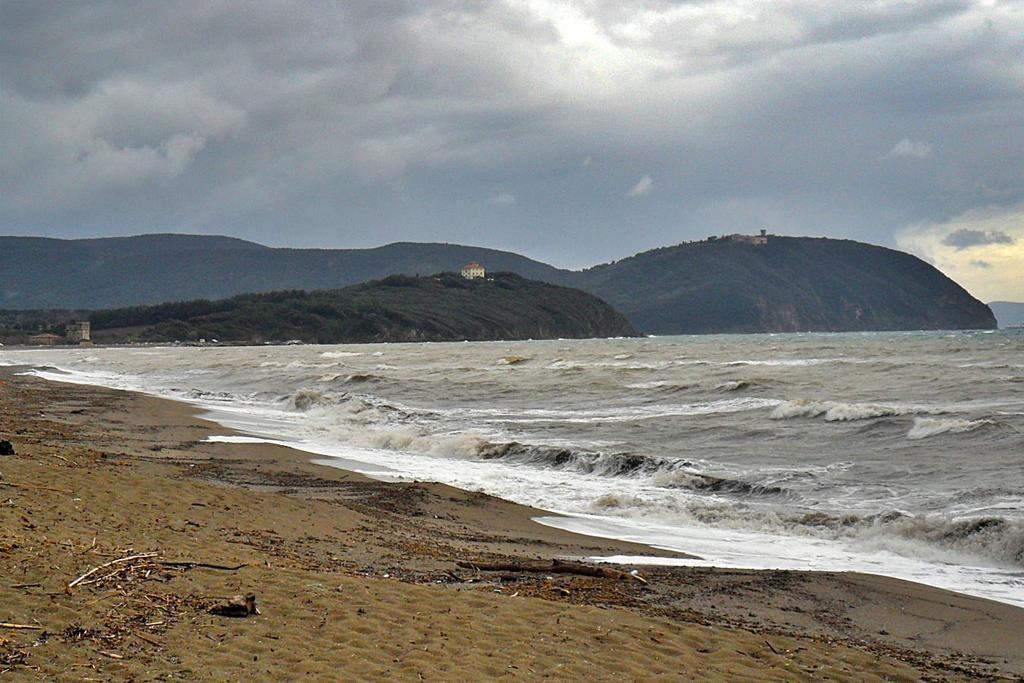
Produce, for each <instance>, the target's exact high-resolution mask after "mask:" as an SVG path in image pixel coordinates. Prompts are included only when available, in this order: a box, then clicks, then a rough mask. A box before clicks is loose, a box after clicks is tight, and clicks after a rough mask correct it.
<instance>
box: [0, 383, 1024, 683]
mask: <svg viewBox="0 0 1024 683" xmlns="http://www.w3.org/2000/svg"><path fill="white" fill-rule="evenodd" d="M0 381H2V382H3V384H0V439H7V440H10V441H11V442H12V443H13V444H14V447H15V449H16V451H17V454H16V455H14V456H0V484H2V485H0V622H4V623H7V624H20V625H23V626H32V627H34V628H31V629H17V628H10V627H0V672H2V676H3V677H9V678H12V679H26V680H39V679H44V680H45V679H51V680H66V679H73V680H88V679H93V680H110V679H114V680H123V679H127V678H138V679H145V680H172V679H173V680H181V679H184V680H190V679H200V680H242V679H255V680H289V679H325V680H342V679H347V680H370V679H376V678H381V677H385V676H388V677H394V678H398V679H402V680H469V679H492V678H502V677H510V678H524V679H532V678H544V677H548V678H554V679H562V680H565V679H580V678H589V679H594V680H650V679H659V678H662V679H667V680H679V679H701V680H705V679H709V680H736V679H748V680H749V679H754V680H764V679H770V680H851V681H854V680H857V681H859V680H920V679H922V678H928V679H934V680H958V679H965V678H983V679H993V678H1007V679H1016V678H1019V677H1020V676H1022V675H1024V610H1021V609H1019V608H1015V607H1012V606H1009V605H1004V604H1001V603H996V602H992V601H989V600H984V599H980V598H973V597H968V596H963V595H959V594H957V593H952V592H949V591H944V590H940V589H936V588H931V587H927V586H922V585H919V584H914V583H909V582H905V581H898V580H895V579H887V578H883V577H877V576H868V575H863V574H854V573H812V572H781V571H761V572H758V571H737V570H719V569H704V568H665V567H640V568H638V569H639V572H640V574H641V575H642V576H643V577H644V578H645V579H646V581H647V583H641V582H640V581H636V580H633V579H629V578H624V579H615V578H602V577H591V576H577V575H572V574H561V573H558V574H554V573H531V572H524V571H512V570H504V571H496V572H495V571H486V570H479V569H474V568H472V566H473V565H479V564H481V563H486V562H497V561H500V562H506V563H507V562H514V561H522V560H531V561H532V560H545V561H547V560H550V559H552V558H566V557H585V556H593V555H612V554H617V555H618V554H622V555H643V554H664V553H660V552H659V551H656V550H653V549H651V548H648V547H646V546H641V545H637V544H631V543H624V542H618V541H613V540H605V539H597V538H591V537H585V536H580V535H576V534H572V533H568V532H564V531H560V530H557V529H553V528H551V527H547V526H543V525H540V524H537V523H536V522H534V521H532V518H533V517H534V516H537V515H540V514H546V513H543V512H542V511H538V510H534V509H530V508H527V507H524V506H519V505H515V504H513V503H509V502H506V501H502V500H499V499H496V498H493V497H490V496H486V495H484V494H480V493H473V492H465V491H460V490H458V489H453V488H451V487H448V486H444V485H440V484H428V483H409V484H405V483H384V482H378V481H373V480H370V479H367V478H366V477H363V476H361V475H358V474H356V473H352V472H346V471H343V470H339V469H336V468H333V467H323V466H319V465H315V464H311V463H310V462H309V461H308V458H309V456H308V454H305V453H301V452H297V451H294V450H291V449H288V448H284V447H280V446H271V445H266V444H227V443H204V442H203V440H204V439H205V438H206V437H207V436H210V435H214V434H218V435H225V434H230V433H231V432H230V431H229V430H226V429H224V428H222V427H220V426H218V425H216V424H212V423H210V422H207V421H204V420H202V419H199V418H198V417H197V416H196V412H195V411H194V410H193V409H192V408H191V407H190V406H187V405H184V404H179V403H174V402H170V401H164V400H161V399H155V398H151V397H146V396H143V395H139V394H133V393H128V392H118V391H110V390H105V389H98V388H95V387H84V386H75V385H66V384H58V383H48V382H44V381H41V380H38V379H35V378H30V377H17V376H14V375H13V373H12V372H11V371H10V369H0ZM150 553H156V554H155V555H149V554H150ZM140 554H145V555H149V556H148V557H143V558H138V559H135V560H130V561H126V562H122V563H120V564H114V565H110V566H108V567H106V568H103V569H100V570H99V571H97V572H95V573H94V574H91V575H90V576H89V577H87V578H86V579H84V580H83V581H82V582H80V583H79V584H78V585H76V586H74V587H73V588H71V589H70V590H69V589H68V588H67V584H68V583H70V582H72V581H73V580H74V579H76V578H77V577H79V576H81V575H82V574H85V573H86V572H88V571H90V570H91V569H93V568H95V567H97V566H99V565H102V564H104V563H107V562H111V561H113V560H119V559H122V558H125V557H129V556H131V555H140ZM180 562H184V563H205V564H209V565H216V566H217V567H236V566H237V565H244V566H242V567H240V568H237V569H224V568H212V567H203V566H191V565H189V564H184V565H182V564H167V563H180ZM460 562H461V563H462V564H463V565H465V564H469V565H470V567H469V568H467V567H466V566H460V564H459V563H460ZM620 569H623V570H626V571H629V570H631V569H633V567H621V568H620ZM235 594H243V595H244V594H254V595H255V596H256V601H257V603H256V604H257V606H258V607H259V609H260V612H261V613H260V614H259V615H252V616H249V617H246V618H230V617H223V616H216V615H213V614H210V613H209V612H208V608H209V607H210V606H211V605H214V604H215V603H217V602H218V600H220V599H222V598H225V597H228V596H232V595H235Z"/></svg>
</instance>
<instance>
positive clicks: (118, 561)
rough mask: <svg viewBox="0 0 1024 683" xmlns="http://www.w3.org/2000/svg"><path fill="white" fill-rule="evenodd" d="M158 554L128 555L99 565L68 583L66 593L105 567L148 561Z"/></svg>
mask: <svg viewBox="0 0 1024 683" xmlns="http://www.w3.org/2000/svg"><path fill="white" fill-rule="evenodd" d="M159 554H160V553H139V554H138V555H129V556H128V557H122V558H119V559H116V560H111V561H110V562H104V563H103V564H101V565H99V566H98V567H93V568H92V569H90V570H89V571H87V572H86V573H84V574H82V575H81V576H79V577H78V578H77V579H75V580H74V581H72V582H71V583H69V584H68V585H67V591H68V592H71V589H72V588H74V587H75V586H77V585H78V584H80V583H81V582H82V581H84V580H85V579H87V578H89V577H90V576H92V575H93V574H95V573H96V572H98V571H99V570H101V569H105V568H106V567H111V566H113V565H115V564H122V563H124V562H131V561H132V560H143V559H148V558H150V557H156V556H157V555H159Z"/></svg>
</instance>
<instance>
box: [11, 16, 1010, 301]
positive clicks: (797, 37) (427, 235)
mask: <svg viewBox="0 0 1024 683" xmlns="http://www.w3.org/2000/svg"><path fill="white" fill-rule="evenodd" d="M760 228H768V229H769V230H770V231H772V232H776V233H780V234H787V235H823V236H832V237H847V238H852V239H858V240H864V241H868V242H873V243H877V244H883V245H887V246H894V247H898V248H902V249H907V250H911V251H913V252H914V253H917V254H919V255H921V256H924V257H926V258H928V259H930V260H931V261H932V262H933V263H935V264H936V265H938V266H939V267H940V268H942V269H943V270H944V271H945V272H947V273H948V274H950V275H951V276H953V277H954V278H956V279H957V280H958V281H960V282H961V283H962V284H964V285H965V286H967V287H968V289H970V290H971V291H972V293H974V294H975V295H977V296H979V297H980V298H982V299H984V300H986V301H988V300H992V299H998V298H1006V299H1016V300H1024V2H1022V1H1020V0H1014V1H1006V0H972V1H968V0H921V1H920V2H897V1H891V0H833V1H832V2H828V1H826V0H730V1H721V0H711V1H705V2H700V1H676V2H669V1H659V0H646V1H630V0H614V1H612V0H609V1H607V2H605V1H603V0H581V1H578V2H555V1H553V0H525V1H512V0H508V1H505V2H498V1H495V2H468V1H466V2H458V1H452V2H425V1H420V2H412V1H410V2H404V1H401V0H368V1H367V2H361V1H359V0H348V1H346V2H313V1H310V0H302V1H300V2H272V1H268V0H262V1H261V2H258V3H254V2H231V1H230V0H217V1H214V0H197V1H196V2H175V1H172V0H160V1H159V2H134V1H132V2H63V3H61V2H44V1H42V0H27V1H26V2H12V1H9V0H0V234H22V235H46V236H51V237H77V236H101V235H123V234H138V233H147V232H193V233H216V234H228V235H236V236H239V237H244V238H248V239H252V240H255V241H258V242H262V243H264V244H270V245H289V246H325V247H360V246H374V245H379V244H384V243H387V242H392V241H396V240H417V241H448V242H459V243H467V244H477V245H484V246H493V247H498V248H507V249H511V250H514V251H518V252H520V253H525V254H527V255H529V256H533V257H535V258H539V259H542V260H545V261H548V262H551V263H554V264H556V265H560V266H567V267H578V266H584V265H590V264H593V263H597V262H600V261H607V260H612V259H617V258H621V257H623V256H626V255H629V254H632V253H634V252H637V251H640V250H643V249H647V248H651V247H655V246H661V245H665V244H673V243H677V242H680V241H684V240H689V239H698V238H703V237H704V236H706V235H709V234H715V233H723V232H753V231H756V230H758V229H760Z"/></svg>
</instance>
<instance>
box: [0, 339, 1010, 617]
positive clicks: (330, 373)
mask: <svg viewBox="0 0 1024 683" xmlns="http://www.w3.org/2000/svg"><path fill="white" fill-rule="evenodd" d="M0 364H8V365H11V364H18V365H33V366H37V367H38V368H39V369H37V370H34V371H33V372H35V373H36V374H39V375H41V376H44V377H47V378H50V379H56V380H61V381H73V382H81V383H88V384H96V385H102V386H108V387H116V388H124V389H134V390H140V391H144V392H148V393H151V394H157V395H160V396H164V397H169V398H173V399H178V400H186V401H190V402H193V403H196V404H199V405H201V406H203V407H205V408H206V409H207V410H208V411H209V417H211V418H212V419H214V420H217V421H219V422H220V423H222V424H224V425H225V426H229V427H233V428H236V429H240V430H242V431H244V432H245V433H247V434H249V435H250V436H249V437H247V438H246V439H241V440H270V441H280V442H283V443H287V444H288V445H292V446H295V447H298V448H303V449H305V450H307V451H310V452H311V453H315V454H318V455H317V456H316V457H318V458H320V459H321V460H323V461H325V462H327V463H328V464H332V463H333V464H338V465H339V466H343V467H346V468H351V469H358V470H360V471H363V472H366V473H369V474H372V475H375V476H380V477H384V478H393V479H420V480H434V481H442V482H446V483H449V484H453V485H455V486H459V487H462V488H467V489H474V490H483V491H486V492H488V493H491V494H494V495H498V496H501V497H504V498H507V499H510V500H514V501H517V502H520V503H525V504H529V505H533V506H537V507H540V508H544V509H547V510H551V511H554V512H558V513H563V514H568V515H571V516H570V517H568V518H557V519H556V518H546V519H545V520H544V521H545V522H546V523H549V524H554V525H558V526H561V527H564V528H570V529H574V530H578V531H583V532H586V533H593V534H598V535H605V536H613V537H618V538H625V539H630V540H638V541H644V542H648V543H652V544H654V545H656V546H658V547H665V548H672V549H676V550H681V551H684V552H688V553H693V554H695V555H698V556H700V558H701V559H700V560H693V561H683V562H680V563H685V564H698V565H718V566H729V567H754V568H792V569H821V570H857V571H867V572H873V573H878V574H885V575H890V576H896V577H900V578H905V579H911V580H915V581H921V582H924V583H928V584H931V585H936V586H941V587H946V588H952V589H955V590H960V591H963V592H966V593H970V594H974V595H980V596H985V597H989V598H992V599H996V600H1001V601H1004V602H1010V603H1013V604H1017V605H1021V606H1024V331H1021V330H1003V331H995V332H991V331H989V332H919V333H856V334H794V335H722V336H690V337H660V338H648V339H607V340H586V341H561V340H560V341H531V342H486V343H446V344H376V345H341V346H266V347H122V348H76V349H26V350H11V349H4V350H0ZM230 439H231V437H229V438H228V439H227V440H230ZM235 440H238V439H237V437H236V438H235Z"/></svg>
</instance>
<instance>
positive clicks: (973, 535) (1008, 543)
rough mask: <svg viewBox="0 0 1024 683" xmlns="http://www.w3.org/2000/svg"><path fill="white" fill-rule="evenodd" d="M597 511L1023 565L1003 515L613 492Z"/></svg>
mask: <svg viewBox="0 0 1024 683" xmlns="http://www.w3.org/2000/svg"><path fill="white" fill-rule="evenodd" d="M592 509H593V510H594V511H595V512H597V513H609V512H612V513H614V514H616V515H621V516H626V517H635V518H642V519H651V518H660V519H663V520H672V521H675V522H676V523H682V524H684V525H686V524H697V525H702V526H709V527H716V528H726V529H734V530H744V531H754V532H762V533H770V534H781V535H795V536H804V537H811V538H821V539H828V540H834V541H844V542H848V543H851V544H853V545H856V546H858V547H861V548H864V549H872V550H886V551H889V552H893V553H895V554H898V555H902V556H904V557H916V558H929V559H932V560H934V561H939V562H955V563H963V562H967V563H976V562H977V561H978V560H982V561H983V562H985V563H986V564H996V565H999V566H1008V567H1014V568H1020V567H1024V523H1022V522H1020V521H1016V520H1008V519H1005V518H1003V517H997V516H985V517H962V518H955V517H948V516H944V515H909V514H905V513H902V512H898V511H890V512H885V513H878V514H867V515H857V514H853V513H850V514H830V513H825V512H808V513H803V514H800V513H794V512H792V511H786V510H783V509H780V508H777V507H774V506H768V505H764V506H745V507H739V506H736V505H735V504H733V503H729V502H726V501H721V500H715V499H700V498H686V499H674V498H671V499H670V498H664V499H658V500H653V499H649V498H646V497H641V496H638V495H635V494H617V493H606V494H603V495H601V496H599V497H598V498H596V499H595V500H594V502H593V503H592Z"/></svg>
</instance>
